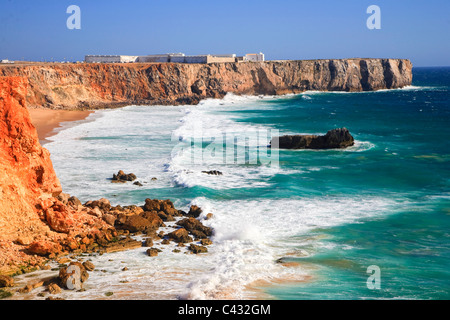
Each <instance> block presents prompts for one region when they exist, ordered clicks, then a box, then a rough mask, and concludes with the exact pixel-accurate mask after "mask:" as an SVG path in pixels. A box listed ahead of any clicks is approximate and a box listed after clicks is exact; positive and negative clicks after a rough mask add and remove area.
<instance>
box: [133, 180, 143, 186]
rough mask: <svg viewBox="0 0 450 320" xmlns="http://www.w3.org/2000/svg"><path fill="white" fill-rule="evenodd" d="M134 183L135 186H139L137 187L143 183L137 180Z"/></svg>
mask: <svg viewBox="0 0 450 320" xmlns="http://www.w3.org/2000/svg"><path fill="white" fill-rule="evenodd" d="M133 184H134V185H136V186H139V187H142V186H143V184H142V183H140V182H139V181H136V182H135V183H133Z"/></svg>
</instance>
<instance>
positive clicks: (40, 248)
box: [28, 241, 62, 256]
mask: <svg viewBox="0 0 450 320" xmlns="http://www.w3.org/2000/svg"><path fill="white" fill-rule="evenodd" d="M61 250H62V247H61V245H60V244H59V243H55V242H50V241H35V242H33V243H32V244H30V245H29V246H28V251H29V252H30V253H32V254H37V255H40V256H48V255H50V254H52V253H53V254H56V253H59V252H61Z"/></svg>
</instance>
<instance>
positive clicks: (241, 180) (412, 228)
mask: <svg viewBox="0 0 450 320" xmlns="http://www.w3.org/2000/svg"><path fill="white" fill-rule="evenodd" d="M449 98H450V68H414V69H413V84H412V85H411V86H409V87H406V88H403V89H395V90H380V91H377V92H361V93H345V92H305V93H302V94H298V95H286V96H256V97H254V96H252V97H250V96H236V95H232V94H228V95H227V96H226V97H225V98H223V99H207V100H204V101H202V102H201V103H200V104H199V105H197V106H128V107H124V108H120V109H111V110H99V111H95V112H94V113H93V114H91V115H90V116H89V117H88V118H87V119H85V120H82V121H77V122H71V123H67V124H66V125H64V126H63V127H62V128H61V129H60V130H59V131H58V133H57V134H56V135H54V136H52V137H51V138H49V140H51V142H50V143H48V144H46V147H47V148H48V149H49V150H50V152H51V158H52V161H53V165H54V167H55V170H56V173H57V175H58V177H59V179H60V181H61V184H62V186H63V190H64V192H66V193H70V194H71V195H75V196H77V197H78V198H79V199H80V200H81V201H82V202H85V201H88V200H94V199H99V198H102V197H104V198H107V199H110V201H111V203H112V204H113V205H117V204H120V205H130V204H137V205H143V204H144V200H145V198H152V199H155V198H156V199H171V200H172V201H173V202H174V204H175V206H176V207H177V208H180V209H183V210H187V209H188V208H189V206H190V205H191V204H197V205H199V206H200V207H201V208H203V213H204V215H206V214H207V213H209V212H211V213H213V214H214V217H213V219H210V220H205V221H204V223H205V224H206V225H208V226H211V227H213V228H214V236H213V242H214V243H213V245H212V246H210V247H209V252H208V253H207V254H201V255H193V254H185V253H184V252H183V251H182V252H180V253H175V252H172V250H173V248H174V245H162V244H158V243H156V245H155V246H156V247H159V248H161V249H163V252H162V253H160V254H159V255H158V256H157V257H153V258H150V257H148V256H147V255H146V254H145V248H140V249H135V250H130V251H125V252H118V253H111V254H105V255H101V256H94V257H89V258H90V259H92V261H93V262H94V264H95V265H96V267H97V269H96V270H97V271H94V272H92V273H91V275H90V278H89V280H88V283H87V284H86V289H87V290H86V291H84V292H73V293H72V292H64V293H63V295H64V296H65V297H66V298H67V299H254V298H256V299H282V300H291V299H292V300H296V299H449V298H450V269H449V268H448V266H449V263H450V231H449V230H450V180H449V178H450V142H449V138H450V125H449V124H450V103H449ZM340 127H346V128H348V129H349V130H350V133H351V134H352V135H353V136H354V138H355V141H356V143H355V145H354V146H353V147H350V148H348V149H343V150H274V149H273V148H268V147H267V146H268V144H269V143H270V139H271V138H272V137H273V136H275V135H277V134H279V135H284V134H300V133H307V134H325V133H326V132H327V131H328V130H330V129H333V128H340ZM255 159H256V160H255ZM119 170H124V171H125V172H126V173H129V172H132V173H134V174H136V175H137V177H138V180H139V181H140V182H141V183H142V184H143V186H142V187H139V186H136V185H133V184H131V183H129V184H113V183H111V181H110V178H111V177H112V175H113V173H117V171H119ZM209 170H218V171H220V172H222V175H208V174H206V173H204V172H202V171H209ZM153 177H155V178H157V180H154V179H153V180H152V178H153ZM123 267H127V268H128V270H126V271H122V269H123ZM108 291H109V292H114V295H112V296H111V297H106V296H105V295H104V293H105V292H108Z"/></svg>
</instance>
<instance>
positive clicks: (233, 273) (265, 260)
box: [182, 197, 398, 299]
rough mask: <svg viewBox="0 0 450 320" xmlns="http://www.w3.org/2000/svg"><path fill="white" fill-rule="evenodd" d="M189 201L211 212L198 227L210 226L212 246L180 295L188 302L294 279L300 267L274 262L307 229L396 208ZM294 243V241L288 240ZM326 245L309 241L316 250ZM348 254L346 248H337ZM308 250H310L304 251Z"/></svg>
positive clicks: (371, 201)
mask: <svg viewBox="0 0 450 320" xmlns="http://www.w3.org/2000/svg"><path fill="white" fill-rule="evenodd" d="M193 203H195V204H197V205H199V206H201V207H202V208H204V209H205V210H204V213H207V212H213V213H214V218H213V219H212V220H207V221H205V222H204V223H205V224H209V225H210V226H212V227H213V228H214V237H213V240H214V245H213V250H211V256H210V257H209V260H208V262H211V261H214V263H213V264H212V265H211V264H210V263H208V266H209V268H208V269H207V270H205V272H204V274H203V276H202V277H201V278H200V279H195V280H194V281H192V282H191V283H190V284H189V285H188V286H187V290H186V292H185V293H184V294H183V295H182V297H183V298H188V299H217V298H221V297H224V295H226V296H227V297H228V298H230V297H231V298H237V299H241V298H246V294H247V292H246V290H245V288H246V286H247V285H249V284H251V283H252V282H253V281H256V280H265V281H268V282H270V281H271V280H272V279H284V278H296V279H299V278H301V277H302V276H305V275H306V271H305V269H302V268H285V267H283V266H280V265H279V264H277V263H275V260H276V259H278V258H280V257H283V256H284V255H286V254H289V253H290V252H293V251H299V250H300V251H301V255H302V256H305V255H310V254H313V252H308V251H305V250H304V249H300V248H301V246H302V244H303V243H306V242H308V241H310V240H308V237H306V235H307V234H308V232H309V231H311V230H314V229H316V230H317V229H321V228H330V227H334V226H338V225H341V224H345V223H357V222H361V221H363V220H366V219H372V218H374V217H377V216H383V215H386V214H387V213H392V212H393V211H395V208H397V207H398V204H397V203H395V202H394V201H389V200H386V199H383V198H378V197H372V198H371V197H367V198H362V197H349V198H345V197H313V198H304V199H302V198H299V199H270V200H269V199H264V200H262V199H259V200H250V201H249V200H235V201H214V200H209V199H206V198H197V199H195V201H193ZM293 239H297V240H293ZM327 245H329V243H322V242H321V241H319V240H318V241H315V246H316V247H321V248H326V246H327ZM343 249H345V250H351V249H352V248H351V247H349V246H347V247H345V248H343ZM308 250H311V249H308Z"/></svg>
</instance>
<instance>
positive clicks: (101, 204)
mask: <svg viewBox="0 0 450 320" xmlns="http://www.w3.org/2000/svg"><path fill="white" fill-rule="evenodd" d="M85 206H86V207H90V208H95V207H98V208H99V209H100V210H102V211H109V210H110V209H111V203H110V202H109V200H108V199H105V198H101V199H99V200H95V201H88V202H86V203H85Z"/></svg>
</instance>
